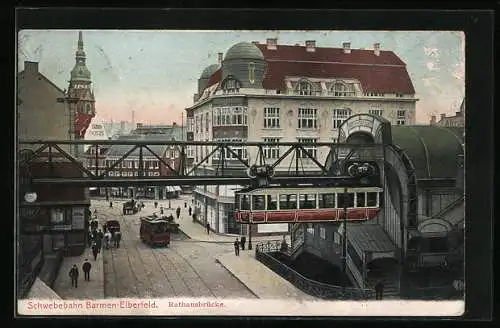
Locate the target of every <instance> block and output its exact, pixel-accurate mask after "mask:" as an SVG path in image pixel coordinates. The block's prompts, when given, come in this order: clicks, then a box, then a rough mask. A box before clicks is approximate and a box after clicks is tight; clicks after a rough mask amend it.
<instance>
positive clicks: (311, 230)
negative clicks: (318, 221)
mask: <svg viewBox="0 0 500 328" xmlns="http://www.w3.org/2000/svg"><path fill="white" fill-rule="evenodd" d="M307 233H308V234H311V235H313V236H314V226H313V225H312V223H308V224H307Z"/></svg>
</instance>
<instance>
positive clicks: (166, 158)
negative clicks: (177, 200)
mask: <svg viewBox="0 0 500 328" xmlns="http://www.w3.org/2000/svg"><path fill="white" fill-rule="evenodd" d="M148 139H149V140H161V139H164V140H165V141H172V140H173V139H174V140H175V138H174V136H173V135H171V134H153V135H139V134H131V135H127V136H120V137H119V139H118V140H148ZM132 147H133V146H130V145H113V146H111V147H110V148H109V150H108V151H107V153H106V155H105V167H106V168H110V167H112V166H113V165H114V164H115V163H116V162H117V161H119V160H120V158H121V157H122V156H124V155H125V154H126V153H127V152H128V151H129V150H130V149H132ZM148 147H149V149H151V151H152V152H153V153H154V154H152V153H151V152H149V151H148V150H145V149H144V150H143V154H142V158H143V163H144V164H143V165H144V166H143V168H144V176H147V177H158V178H160V177H167V176H172V175H173V174H175V172H172V170H171V169H170V168H172V169H174V170H178V169H179V166H180V152H179V148H178V147H176V146H171V145H150V146H148ZM139 158H140V151H139V149H136V150H134V151H133V152H132V153H131V154H130V155H128V156H127V158H125V159H124V160H123V161H122V162H120V163H119V164H118V165H117V166H116V167H115V168H114V170H111V171H110V172H109V173H108V176H109V177H111V178H113V177H138V176H139ZM160 159H161V160H160ZM166 164H168V165H166ZM169 166H170V167H169ZM180 191H181V188H180V186H175V187H174V186H168V187H167V186H155V185H154V183H152V185H151V186H147V187H145V188H143V187H133V186H130V187H126V188H111V196H114V197H128V198H151V199H165V198H168V197H175V196H178V194H179V193H180Z"/></svg>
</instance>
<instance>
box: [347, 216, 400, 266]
mask: <svg viewBox="0 0 500 328" xmlns="http://www.w3.org/2000/svg"><path fill="white" fill-rule="evenodd" d="M342 230H343V229H342ZM339 232H340V231H339ZM347 239H348V240H349V242H350V243H351V245H352V246H353V248H354V249H355V250H356V252H357V253H358V254H359V255H360V256H361V255H362V254H371V255H370V256H369V258H367V262H368V261H371V260H374V259H376V258H382V257H386V258H387V257H388V258H394V259H397V258H396V245H395V244H394V243H393V242H392V241H391V240H390V239H389V236H388V235H387V234H386V233H385V231H384V229H383V228H382V227H381V226H380V225H378V224H348V225H347Z"/></svg>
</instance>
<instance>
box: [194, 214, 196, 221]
mask: <svg viewBox="0 0 500 328" xmlns="http://www.w3.org/2000/svg"><path fill="white" fill-rule="evenodd" d="M193 222H196V213H194V214H193Z"/></svg>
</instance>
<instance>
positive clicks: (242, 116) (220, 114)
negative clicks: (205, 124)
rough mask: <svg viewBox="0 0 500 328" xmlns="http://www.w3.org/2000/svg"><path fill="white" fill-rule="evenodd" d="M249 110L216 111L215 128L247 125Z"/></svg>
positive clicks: (244, 108)
mask: <svg viewBox="0 0 500 328" xmlns="http://www.w3.org/2000/svg"><path fill="white" fill-rule="evenodd" d="M247 120H248V118H247V108H246V107H242V106H236V107H220V108H215V110H214V120H213V125H214V126H230V125H247V124H248V123H247Z"/></svg>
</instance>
